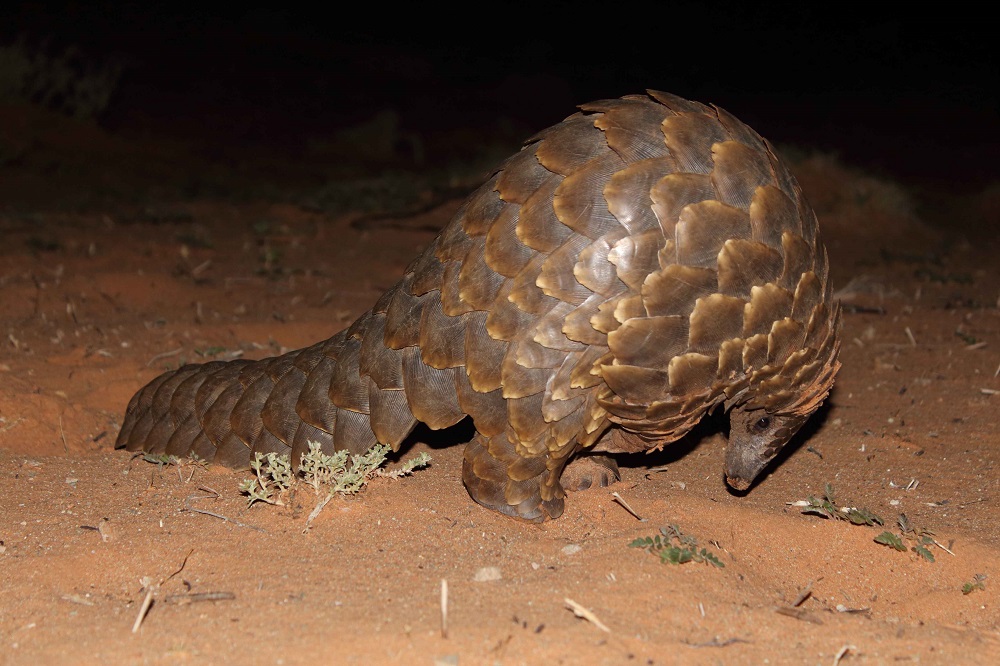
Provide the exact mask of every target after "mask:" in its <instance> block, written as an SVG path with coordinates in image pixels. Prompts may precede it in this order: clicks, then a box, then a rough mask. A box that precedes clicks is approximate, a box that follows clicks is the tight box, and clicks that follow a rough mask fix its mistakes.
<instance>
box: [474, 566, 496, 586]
mask: <svg viewBox="0 0 1000 666" xmlns="http://www.w3.org/2000/svg"><path fill="white" fill-rule="evenodd" d="M502 578H503V574H502V573H500V568H499V567H482V568H481V569H479V570H478V571H476V574H475V575H474V576H473V577H472V580H473V581H474V582H476V583H488V582H489V581H491V580H500V579H502Z"/></svg>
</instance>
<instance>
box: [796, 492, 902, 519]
mask: <svg viewBox="0 0 1000 666" xmlns="http://www.w3.org/2000/svg"><path fill="white" fill-rule="evenodd" d="M796 505H798V506H803V507H805V508H803V509H802V513H805V514H812V515H816V516H822V517H824V518H832V519H834V520H846V521H848V522H850V523H851V524H853V525H868V526H873V525H881V524H882V519H881V518H879V517H878V516H876V515H875V514H874V513H872V512H871V511H869V510H868V509H867V508H866V509H856V508H854V507H838V506H837V500H836V498H835V497H834V494H833V486H831V485H830V484H829V483H828V484H826V488H825V489H824V492H823V497H813V496H811V495H810V497H809V499H807V500H805V502H801V503H799V502H796Z"/></svg>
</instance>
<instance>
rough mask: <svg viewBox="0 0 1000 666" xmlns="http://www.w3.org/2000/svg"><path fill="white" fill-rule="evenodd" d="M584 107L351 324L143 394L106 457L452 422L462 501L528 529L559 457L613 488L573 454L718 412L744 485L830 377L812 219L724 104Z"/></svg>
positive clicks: (244, 448)
mask: <svg viewBox="0 0 1000 666" xmlns="http://www.w3.org/2000/svg"><path fill="white" fill-rule="evenodd" d="M580 108H581V109H582V111H581V112H580V113H577V114H575V115H572V116H570V117H569V118H567V119H566V120H564V121H562V122H561V123H559V124H557V125H554V126H553V127H550V128H549V129H546V130H544V131H542V132H541V133H539V134H538V135H536V136H535V137H534V138H532V139H530V140H529V141H528V142H527V143H526V144H525V146H524V148H522V149H521V151H520V152H518V153H516V154H515V155H513V156H511V157H510V158H509V159H508V160H507V161H505V162H504V163H503V164H502V165H501V166H500V168H499V169H498V170H497V171H496V172H495V173H494V174H493V175H492V177H491V178H490V179H489V180H488V181H487V182H486V183H485V184H484V185H483V186H482V187H480V188H479V189H478V190H476V191H475V192H474V193H473V194H472V195H471V196H470V197H469V198H468V200H467V201H466V202H465V203H464V205H463V206H462V208H461V209H460V210H459V211H458V213H457V214H456V215H455V217H454V218H453V219H452V221H451V222H450V223H449V224H448V226H446V227H445V228H444V230H443V231H442V232H441V233H440V234H439V235H438V236H437V238H435V239H434V241H433V242H432V243H431V244H430V246H429V247H428V248H427V249H426V250H425V251H424V252H423V253H422V254H421V255H420V256H419V257H418V258H417V259H416V260H415V261H414V262H413V263H412V264H411V265H410V267H409V268H408V269H407V270H406V273H405V274H404V275H403V278H402V280H400V281H399V282H398V283H397V284H396V285H395V286H394V287H393V288H392V289H390V290H389V291H387V292H386V293H385V294H383V296H382V297H381V298H380V299H379V300H378V302H377V303H376V304H375V306H374V307H373V308H372V309H371V310H370V311H368V312H366V313H365V314H363V315H362V316H361V317H360V318H359V319H358V320H357V321H355V322H354V323H353V324H351V326H350V327H349V328H347V329H346V330H344V331H341V332H340V333H338V334H336V335H335V336H333V337H332V338H330V339H329V340H326V341H324V342H320V343H317V344H315V345H313V346H311V347H307V348H305V349H300V350H297V351H292V352H289V353H287V354H284V355H282V356H278V357H274V358H267V359H262V360H259V361H247V360H236V361H229V362H212V363H206V364H203V365H186V366H184V367H182V368H180V369H178V370H175V371H171V372H167V373H165V374H163V375H161V376H159V377H157V378H156V379H154V380H153V381H152V382H150V383H149V384H148V385H147V386H146V387H145V388H143V389H142V390H141V391H139V393H137V394H136V395H135V397H134V398H132V401H131V402H130V404H129V406H128V411H127V413H126V416H125V422H124V425H123V426H122V429H121V432H120V433H119V435H118V441H117V444H116V446H117V447H118V448H122V447H124V448H127V449H129V450H133V451H138V450H142V451H147V452H151V453H167V454H173V455H178V456H184V455H189V454H196V455H197V456H199V457H201V458H203V459H206V460H209V461H214V462H216V463H221V464H223V465H227V466H231V467H246V466H247V465H248V464H249V462H250V460H251V458H252V456H253V455H254V454H255V453H257V452H269V451H275V452H279V453H290V454H291V456H292V459H293V461H296V462H297V461H298V459H299V456H301V454H302V453H303V452H304V451H306V450H307V448H308V444H307V443H308V442H310V441H315V442H319V443H321V444H322V446H323V449H324V450H326V451H330V450H333V449H336V450H341V449H347V450H348V451H350V452H352V453H361V452H364V451H366V450H368V449H369V448H370V447H372V446H373V445H375V443H376V442H381V443H384V444H387V445H389V446H391V447H392V448H393V449H394V450H395V449H398V447H399V445H400V443H401V442H402V441H403V440H404V438H406V436H407V435H408V434H409V433H410V432H411V431H412V429H413V428H414V426H415V425H416V423H417V422H418V421H420V422H423V423H425V424H427V426H429V427H430V428H433V429H439V428H447V427H448V426H451V425H453V424H455V423H457V422H458V421H460V420H461V419H463V418H464V417H465V416H467V415H468V416H471V417H472V420H473V422H474V425H475V428H476V431H477V433H476V435H475V437H474V438H473V439H472V441H471V442H469V443H468V445H467V446H466V450H465V460H464V463H463V470H462V478H463V480H464V482H465V486H466V488H467V489H468V491H469V494H470V495H471V496H472V498H473V499H474V500H476V501H477V502H479V503H480V504H482V505H484V506H487V507H490V508H493V509H496V510H498V511H501V512H503V513H505V514H508V515H511V516H516V517H519V518H523V519H525V520H531V521H540V520H544V519H546V518H555V517H558V516H559V515H560V514H562V512H563V504H564V497H565V491H564V487H563V484H562V483H561V482H560V481H561V477H562V474H563V471H564V468H565V467H566V465H567V463H569V462H570V461H571V459H573V458H574V457H576V458H579V459H580V461H579V463H578V465H579V468H580V469H582V470H583V473H582V474H580V473H577V474H574V475H572V476H573V478H574V485H575V486H580V485H582V486H586V485H588V484H589V483H591V482H594V483H601V484H606V483H609V482H611V481H612V480H613V479H614V478H615V477H616V476H617V468H616V467H615V466H614V463H613V462H610V459H604V460H601V461H600V462H601V465H603V467H601V466H600V465H595V462H594V461H593V459H592V458H591V459H590V460H588V457H586V456H582V455H580V454H582V453H590V452H594V451H600V452H609V453H614V452H632V451H643V450H650V449H657V448H660V447H662V446H663V445H664V444H666V443H668V442H671V441H673V440H676V439H678V438H680V437H681V436H683V435H684V434H685V433H686V432H688V431H689V430H690V429H691V428H692V427H693V426H694V425H695V424H696V423H697V422H698V421H699V420H700V419H701V418H702V416H703V415H704V414H705V413H706V412H708V411H709V410H711V409H713V408H714V407H716V406H717V405H724V407H725V408H726V409H728V410H729V414H730V422H731V428H730V436H729V445H728V451H727V454H726V463H725V472H726V477H727V479H728V482H729V484H730V485H731V486H733V487H735V488H737V489H745V488H747V487H748V486H749V485H750V483H751V482H752V481H753V480H754V478H755V477H756V476H757V474H758V473H759V472H760V471H761V470H762V469H763V468H764V467H765V466H766V464H767V463H768V461H770V460H771V459H772V458H773V457H774V456H775V455H776V454H777V452H778V451H779V450H780V449H781V447H782V446H784V445H785V443H786V442H787V441H788V440H789V439H790V438H791V436H792V435H793V434H794V433H795V432H796V430H798V428H799V427H800V426H801V425H802V423H803V422H805V420H806V419H807V418H808V417H809V415H810V414H812V412H814V411H815V410H816V408H817V407H818V406H819V405H820V404H821V403H822V401H823V400H824V398H825V397H826V396H827V394H828V393H829V391H830V388H831V386H832V384H833V380H834V375H835V374H836V372H837V369H838V368H839V363H838V361H837V353H838V349H839V343H838V340H837V331H838V324H839V312H840V311H839V307H838V306H837V305H835V304H834V303H833V302H832V300H831V296H830V282H829V280H828V276H827V258H826V250H825V248H824V247H823V244H822V242H821V241H820V238H819V232H818V229H817V222H816V216H815V214H814V213H813V211H812V209H811V208H810V207H809V205H808V204H807V203H806V201H805V199H804V198H803V196H802V193H801V191H800V189H799V186H798V184H797V183H796V182H795V179H794V178H793V177H792V176H791V174H789V172H788V171H787V169H786V168H785V166H784V165H783V164H782V163H781V162H780V161H779V160H778V158H777V157H776V155H775V154H774V151H773V150H772V148H771V146H770V145H769V144H768V143H767V142H766V141H764V140H762V139H761V137H760V136H758V135H757V134H756V133H755V132H754V131H753V130H751V129H750V128H749V127H747V126H746V125H744V124H743V123H741V122H740V121H738V120H737V119H736V118H734V117H733V116H731V115H729V114H728V113H726V112H725V111H723V110H722V109H719V108H716V107H708V106H705V105H702V104H698V103H695V102H690V101H687V100H684V99H681V98H679V97H675V96H673V95H669V94H666V93H662V92H655V91H650V92H649V93H648V94H646V95H634V96H628V97H623V98H621V99H614V100H607V101H600V102H593V103H591V104H585V105H583V106H582V107H580ZM600 470H603V472H604V473H603V474H602V473H598V472H599V471H600ZM569 476H570V475H569V474H568V475H567V478H568V477H569ZM572 489H575V487H574V488H572Z"/></svg>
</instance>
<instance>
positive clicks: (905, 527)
mask: <svg viewBox="0 0 1000 666" xmlns="http://www.w3.org/2000/svg"><path fill="white" fill-rule="evenodd" d="M896 522H897V523H898V524H899V532H900V533H899V534H893V533H892V532H890V531H889V530H886V531H885V532H882V533H881V534H879V535H878V536H877V537H875V543H880V544H882V545H884V546H889V547H890V548H895V549H896V550H898V551H900V552H901V553H905V552H906V551H907V550H912V551H913V552H914V553H916V554H917V555H919V556H920V557H922V558H924V559H925V560H927V561H928V562H933V561H934V553H932V552H931V551H930V547H931V546H934V545H936V542H935V541H934V533H933V532H931V531H930V530H925V529H920V528H917V527H914V526H913V525H911V524H910V520H909V519H908V518H907V517H906V514H905V513H901V514H899V518H898V519H897V521H896ZM907 544H912V545H911V546H910V547H909V548H907ZM966 594H968V593H966Z"/></svg>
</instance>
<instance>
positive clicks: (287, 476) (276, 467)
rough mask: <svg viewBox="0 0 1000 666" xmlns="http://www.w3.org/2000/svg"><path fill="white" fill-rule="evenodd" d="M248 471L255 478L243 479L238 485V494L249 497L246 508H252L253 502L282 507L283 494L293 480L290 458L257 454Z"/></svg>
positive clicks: (293, 474) (273, 454)
mask: <svg viewBox="0 0 1000 666" xmlns="http://www.w3.org/2000/svg"><path fill="white" fill-rule="evenodd" d="M250 469H252V470H253V473H254V475H255V476H256V478H253V479H244V480H243V483H241V484H240V492H241V493H246V494H247V495H248V496H249V499H248V500H247V506H253V504H254V502H265V503H267V504H274V505H275V506H284V504H285V502H284V499H283V497H284V494H285V492H286V491H287V490H288V489H289V488H291V486H292V482H293V481H294V480H295V473H294V472H293V471H292V460H291V458H289V457H288V456H287V455H283V456H279V455H278V454H277V453H268V454H266V455H264V454H261V453H259V452H258V453H257V454H256V455H254V458H253V460H252V461H251V462H250Z"/></svg>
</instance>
